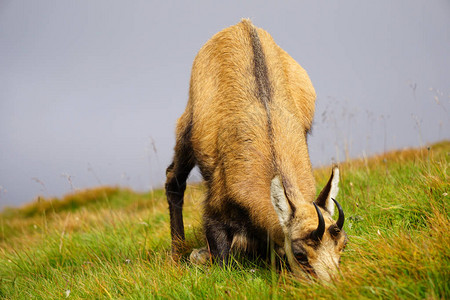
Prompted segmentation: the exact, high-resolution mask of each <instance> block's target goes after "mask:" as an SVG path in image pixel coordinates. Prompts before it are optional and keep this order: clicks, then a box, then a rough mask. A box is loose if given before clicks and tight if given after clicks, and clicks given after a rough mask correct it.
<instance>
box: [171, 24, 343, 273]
mask: <svg viewBox="0 0 450 300" xmlns="http://www.w3.org/2000/svg"><path fill="white" fill-rule="evenodd" d="M315 98H316V94H315V91H314V88H313V86H312V84H311V81H310V79H309V77H308V75H307V73H306V71H305V70H304V69H303V68H302V67H300V65H298V64H297V63H296V62H295V61H294V59H293V58H291V57H290V56H289V55H288V54H287V53H286V52H285V51H284V50H283V49H281V48H280V47H279V46H278V45H277V44H275V42H274V41H273V39H272V37H271V36H270V35H269V34H268V33H267V32H266V31H264V30H262V29H259V28H256V27H255V26H254V25H253V24H252V23H251V22H250V20H246V19H244V20H242V21H241V22H240V23H238V24H236V25H234V26H231V27H229V28H226V29H224V30H222V31H221V32H219V33H217V34H216V35H214V36H213V37H212V38H211V39H210V40H209V41H208V42H207V43H206V44H205V45H204V46H203V47H202V48H201V49H200V51H199V53H198V54H197V56H196V58H195V60H194V63H193V67H192V74H191V81H190V90H189V100H188V103H187V107H186V110H185V112H184V113H183V114H182V116H181V117H180V118H179V120H178V123H177V129H176V137H177V139H176V146H175V155H174V159H173V162H172V164H171V165H170V166H169V167H168V168H167V172H166V174H167V181H166V186H165V187H166V195H167V200H168V203H169V210H170V228H171V237H172V253H173V255H174V257H177V255H178V254H179V252H180V250H181V249H182V248H183V245H184V239H185V237H184V226H183V217H182V207H183V195H184V191H185V188H186V179H187V177H188V175H189V173H190V171H191V170H192V168H193V167H194V166H195V165H198V167H199V169H200V172H201V174H202V176H203V178H204V180H205V181H206V185H207V195H206V199H205V201H204V207H203V208H204V219H203V222H204V229H205V233H206V239H207V242H208V248H209V252H210V254H211V256H212V258H213V260H216V261H218V262H219V263H221V264H223V263H225V264H226V263H227V261H228V257H229V253H230V249H231V248H232V247H233V248H246V249H247V250H252V251H264V250H265V249H267V245H268V244H267V243H268V240H271V241H273V243H274V245H275V247H276V248H278V249H279V252H280V253H284V254H285V255H286V257H287V259H288V262H289V265H290V267H291V269H292V270H293V271H294V273H296V274H304V273H303V272H304V271H305V272H307V273H309V274H312V275H316V276H317V277H319V278H321V279H323V280H330V279H331V278H332V276H333V274H335V273H336V271H337V269H338V264H339V258H340V254H341V251H342V250H343V248H344V246H345V243H346V235H345V233H344V231H343V230H342V226H343V223H344V213H343V211H342V209H341V207H340V205H339V204H338V203H337V202H336V201H335V200H334V198H335V197H336V195H337V192H338V182H339V169H338V168H337V167H334V168H333V172H332V175H331V178H330V180H329V182H328V184H327V185H326V186H325V188H324V189H323V190H322V192H321V193H320V195H319V197H318V198H317V199H316V200H314V198H315V192H316V189H315V181H314V177H313V173H312V169H311V163H310V159H309V154H308V147H307V141H306V140H307V134H308V131H309V130H310V128H311V123H312V120H313V115H314V102H315ZM335 205H336V206H337V207H338V211H339V218H338V221H337V222H335V221H333V219H332V218H331V216H332V215H333V212H334V206H335Z"/></svg>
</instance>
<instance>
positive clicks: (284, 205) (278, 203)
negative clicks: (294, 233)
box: [270, 176, 295, 234]
mask: <svg viewBox="0 0 450 300" xmlns="http://www.w3.org/2000/svg"><path fill="white" fill-rule="evenodd" d="M270 199H271V200H272V204H273V207H274V208H275V212H276V213H277V215H278V219H279V220H280V224H281V227H282V228H283V231H284V233H285V234H287V233H288V224H289V222H290V220H291V219H292V217H293V216H294V213H295V206H293V204H292V203H291V202H290V201H289V199H288V198H287V197H286V193H285V191H284V187H283V184H282V183H281V180H280V177H279V176H275V177H274V178H273V179H272V182H271V184H270Z"/></svg>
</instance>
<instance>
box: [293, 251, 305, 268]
mask: <svg viewBox="0 0 450 300" xmlns="http://www.w3.org/2000/svg"><path fill="white" fill-rule="evenodd" d="M294 255H295V258H296V259H297V261H298V262H299V263H300V264H302V265H307V264H308V257H306V255H305V254H304V253H295V254H294Z"/></svg>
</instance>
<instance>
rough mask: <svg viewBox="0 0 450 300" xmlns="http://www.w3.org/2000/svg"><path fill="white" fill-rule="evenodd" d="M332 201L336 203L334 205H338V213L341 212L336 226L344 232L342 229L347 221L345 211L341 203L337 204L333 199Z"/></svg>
mask: <svg viewBox="0 0 450 300" xmlns="http://www.w3.org/2000/svg"><path fill="white" fill-rule="evenodd" d="M331 200H333V201H334V204H336V207H337V208H338V212H339V217H338V220H337V222H336V225H337V227H338V228H339V230H342V227H343V226H344V220H345V217H344V211H343V210H342V207H341V205H340V204H339V202H337V201H336V200H334V199H333V198H331Z"/></svg>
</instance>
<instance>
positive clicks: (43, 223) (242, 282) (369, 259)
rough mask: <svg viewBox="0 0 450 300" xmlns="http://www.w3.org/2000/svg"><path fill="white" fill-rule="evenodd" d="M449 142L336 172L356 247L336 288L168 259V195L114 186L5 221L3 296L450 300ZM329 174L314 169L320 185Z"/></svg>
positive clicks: (193, 189) (194, 196)
mask: <svg viewBox="0 0 450 300" xmlns="http://www.w3.org/2000/svg"><path fill="white" fill-rule="evenodd" d="M449 162H450V142H448V141H447V142H442V143H438V144H435V145H432V146H430V147H428V148H423V149H410V150H402V151H394V152H389V153H386V154H383V155H379V156H375V157H371V158H365V159H360V160H352V161H349V162H346V163H343V164H341V165H340V167H341V183H340V194H339V196H338V200H339V202H340V203H341V205H342V206H343V208H344V211H345V214H346V221H345V225H344V229H345V231H346V232H347V234H348V237H349V243H348V246H347V248H346V251H345V252H344V254H343V256H342V261H341V275H340V277H339V278H338V279H337V280H336V281H335V282H333V283H332V284H324V283H320V282H307V281H298V280H296V279H295V278H292V276H291V275H290V274H289V272H287V271H286V269H285V268H283V267H282V269H281V271H280V270H278V271H276V270H273V269H272V268H271V267H270V264H269V265H267V264H266V263H265V262H263V261H248V260H246V259H243V258H240V257H235V258H233V264H232V266H231V267H229V268H227V269H221V268H219V267H217V266H200V267H198V266H193V265H191V264H190V263H189V262H188V261H187V260H186V261H183V262H181V263H178V264H176V263H174V262H173V261H172V260H171V258H170V255H169V253H170V234H169V214H168V209H167V203H166V200H165V196H164V191H161V190H158V191H153V192H151V193H146V194H139V193H135V192H133V191H131V190H126V189H119V188H114V187H99V188H96V189H91V190H85V191H78V192H76V193H74V194H71V195H68V196H66V197H64V198H62V199H44V198H38V199H37V200H36V201H34V202H33V203H30V204H28V205H26V206H23V207H21V208H16V209H13V208H9V209H6V210H4V211H3V212H2V213H1V214H0V297H1V298H6V299H21V298H27V299H28V298H38V299H58V298H96V299H97V298H112V299H117V298H123V299H125V298H126V299H130V298H131V299H134V298H139V299H148V298H180V299H189V298H250V299H261V298H263V299H266V298H277V297H279V298H285V297H288V298H294V297H295V298H300V299H302V298H306V297H307V298H330V299H331V298H333V299H339V298H345V299H355V298H370V299H372V298H386V299H416V298H417V299H424V298H427V299H448V298H450V285H449V283H448V282H449V278H450V234H449V233H450V231H449V229H450V222H449V219H450V215H449V212H450V211H449V201H448V199H449V196H448V193H449V190H450V184H449V183H450V180H449V174H448V172H449V166H450V164H449ZM330 171H331V170H330V167H325V168H321V169H317V170H315V176H316V180H317V186H318V189H320V188H321V187H322V186H323V185H324V184H325V183H326V181H327V179H328V177H329V173H330ZM203 192H204V187H203V186H201V185H200V186H189V187H188V189H187V191H186V196H185V227H186V235H187V241H188V244H189V245H190V246H191V247H201V246H204V245H205V242H204V237H203V234H202V229H201V212H200V211H199V207H200V205H201V202H202V199H203Z"/></svg>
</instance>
